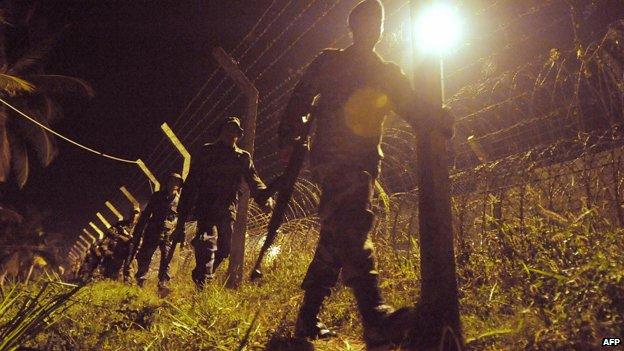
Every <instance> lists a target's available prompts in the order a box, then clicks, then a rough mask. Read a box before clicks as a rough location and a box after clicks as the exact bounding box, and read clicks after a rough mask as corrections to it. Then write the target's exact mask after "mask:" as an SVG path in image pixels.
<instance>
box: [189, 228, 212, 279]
mask: <svg viewBox="0 0 624 351" xmlns="http://www.w3.org/2000/svg"><path fill="white" fill-rule="evenodd" d="M191 243H192V244H193V248H194V250H195V268H194V269H193V272H192V278H193V281H194V282H195V285H197V287H198V288H200V289H201V288H203V287H204V284H205V283H206V280H207V279H212V278H213V277H214V275H213V274H212V266H213V264H214V259H215V252H216V251H217V229H216V228H215V225H214V223H211V222H210V223H209V222H204V223H198V230H197V234H196V235H195V238H193V241H192V242H191Z"/></svg>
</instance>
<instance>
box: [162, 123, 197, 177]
mask: <svg viewBox="0 0 624 351" xmlns="http://www.w3.org/2000/svg"><path fill="white" fill-rule="evenodd" d="M160 128H161V129H162V130H163V132H164V133H165V135H166V136H167V138H169V141H171V143H172V144H173V146H174V147H175V148H176V150H178V152H179V153H180V155H182V159H183V163H182V179H184V180H186V176H188V174H189V170H190V169H191V154H190V153H189V152H188V150H187V149H186V147H184V145H183V144H182V142H181V141H180V139H178V137H177V136H176V135H175V133H174V132H173V130H172V129H171V128H169V125H168V124H167V123H163V124H162V125H161V126H160Z"/></svg>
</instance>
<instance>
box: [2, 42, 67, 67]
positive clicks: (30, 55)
mask: <svg viewBox="0 0 624 351" xmlns="http://www.w3.org/2000/svg"><path fill="white" fill-rule="evenodd" d="M59 37H60V33H57V34H55V35H48V36H45V37H44V38H43V39H41V40H39V42H38V43H36V44H34V45H31V46H30V47H29V48H28V49H26V52H25V53H24V54H23V55H22V56H21V57H20V58H19V59H18V60H17V61H15V63H14V64H12V65H10V67H9V68H8V71H7V73H9V74H13V75H20V76H24V75H27V74H29V73H31V72H33V70H35V69H36V68H38V67H39V66H40V64H41V63H42V61H43V60H44V59H45V58H46V56H48V54H49V53H50V52H51V51H52V49H53V48H54V44H56V43H57V42H58V40H59Z"/></svg>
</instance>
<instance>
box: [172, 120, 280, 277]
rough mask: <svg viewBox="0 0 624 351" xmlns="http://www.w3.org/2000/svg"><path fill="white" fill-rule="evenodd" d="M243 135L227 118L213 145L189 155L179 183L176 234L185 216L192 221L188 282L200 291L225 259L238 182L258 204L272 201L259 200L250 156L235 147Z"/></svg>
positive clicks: (259, 189)
mask: <svg viewBox="0 0 624 351" xmlns="http://www.w3.org/2000/svg"><path fill="white" fill-rule="evenodd" d="M242 135H243V129H242V127H241V124H240V120H239V119H238V118H236V117H230V118H227V119H226V120H225V121H224V122H223V123H222V125H221V126H220V131H219V137H218V139H217V141H216V142H215V143H209V144H206V145H204V147H203V149H202V150H201V152H200V154H199V155H197V156H196V157H193V164H192V166H191V170H190V172H189V176H188V179H187V180H186V183H185V184H184V190H183V192H182V199H181V200H180V220H179V222H178V229H177V230H176V232H177V236H178V237H183V235H184V234H183V231H184V223H185V221H186V219H187V218H188V216H190V215H193V216H194V217H195V218H197V232H196V234H195V237H194V238H193V241H192V244H193V247H194V248H195V263H196V266H195V269H193V272H192V278H193V281H194V282H195V284H196V285H197V287H198V288H200V289H201V288H203V286H204V284H205V283H206V280H210V279H212V278H214V272H215V270H216V269H217V267H218V266H219V265H220V264H221V262H223V260H225V259H226V258H227V257H228V256H229V255H230V241H231V237H232V230H233V225H234V220H235V218H236V208H237V206H238V197H239V193H240V186H241V182H242V181H245V182H246V183H247V185H248V187H249V191H250V193H251V196H252V197H253V198H254V200H256V202H258V204H259V205H260V206H268V207H272V204H273V199H271V198H268V199H267V198H266V197H264V195H265V193H264V191H265V190H266V186H265V185H264V183H263V182H262V180H261V179H260V177H259V176H258V174H257V173H256V169H255V168H254V165H253V160H252V159H251V155H250V154H249V153H248V152H247V151H245V150H242V149H240V148H239V147H238V146H237V145H236V142H237V141H238V139H239V138H240V137H241V136H242ZM260 199H262V200H260ZM265 201H266V202H265ZM260 202H264V203H260ZM180 241H181V240H180Z"/></svg>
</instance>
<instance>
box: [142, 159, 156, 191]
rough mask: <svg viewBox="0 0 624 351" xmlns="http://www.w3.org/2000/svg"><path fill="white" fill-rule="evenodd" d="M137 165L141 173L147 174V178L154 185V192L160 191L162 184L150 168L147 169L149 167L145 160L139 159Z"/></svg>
mask: <svg viewBox="0 0 624 351" xmlns="http://www.w3.org/2000/svg"><path fill="white" fill-rule="evenodd" d="M137 164H138V165H139V168H140V169H141V171H143V173H145V175H146V176H147V179H149V180H150V181H151V182H152V184H154V191H158V190H160V182H159V181H158V179H157V178H156V176H155V175H154V173H152V171H151V170H150V169H149V168H147V165H146V164H145V162H143V160H141V159H138V160H137Z"/></svg>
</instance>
